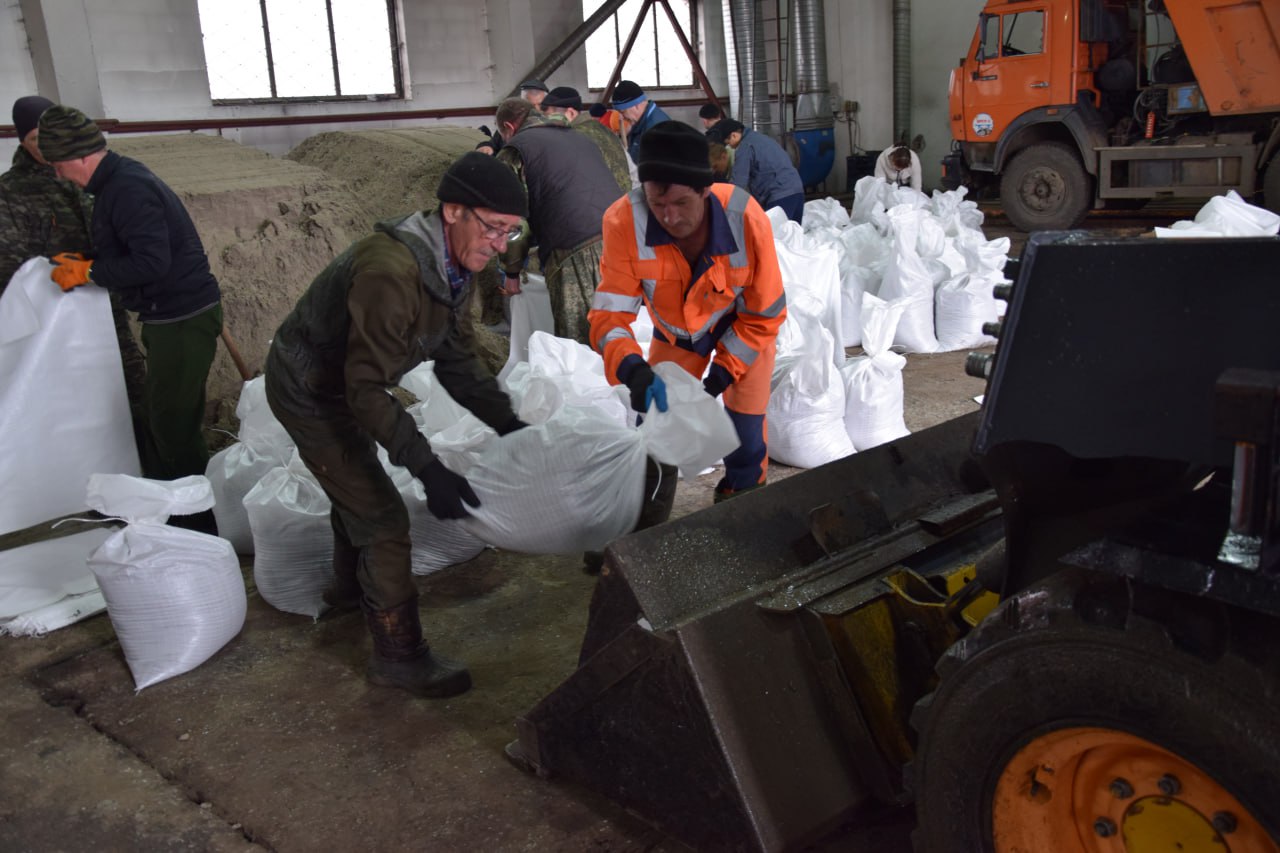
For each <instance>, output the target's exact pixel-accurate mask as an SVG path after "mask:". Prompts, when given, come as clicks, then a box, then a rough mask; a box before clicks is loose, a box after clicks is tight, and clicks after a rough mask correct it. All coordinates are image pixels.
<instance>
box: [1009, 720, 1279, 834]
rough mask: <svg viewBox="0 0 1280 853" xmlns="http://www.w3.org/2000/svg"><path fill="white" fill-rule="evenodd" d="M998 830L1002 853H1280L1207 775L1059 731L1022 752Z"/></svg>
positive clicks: (1088, 732)
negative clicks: (1183, 852)
mask: <svg viewBox="0 0 1280 853" xmlns="http://www.w3.org/2000/svg"><path fill="white" fill-rule="evenodd" d="M991 827H992V836H993V838H994V841H995V849H996V853H1086V851H1087V853H1156V851H1168V850H1179V851H1185V853H1224V851H1236V853H1245V851H1247V853H1280V846H1277V845H1276V843H1275V842H1274V841H1273V840H1272V839H1271V837H1270V836H1269V835H1267V833H1266V831H1265V830H1264V829H1263V828H1262V826H1261V825H1260V824H1259V823H1258V822H1257V821H1256V820H1255V819H1254V818H1253V816H1252V815H1250V814H1249V812H1247V811H1246V810H1245V808H1244V807H1243V806H1242V805H1241V804H1240V801H1239V800H1237V799H1236V798H1235V797H1233V796H1232V795H1231V794H1230V793H1228V792H1227V790H1226V789H1225V788H1223V787H1222V786H1221V785H1220V784H1218V783H1217V782H1216V781H1214V780H1213V779H1212V778H1210V777H1209V775H1208V774H1206V773H1204V772H1203V771H1202V770H1200V769H1199V768H1197V767H1196V766H1195V765H1194V764H1191V763H1190V762H1188V761H1186V760H1185V759H1183V758H1180V757H1179V756H1177V755H1175V754H1174V753H1172V752H1169V751H1168V750H1166V749H1163V748H1162V747H1159V746H1156V745H1155V744H1153V743H1151V742H1150V741H1146V740H1143V739H1142V738H1140V737H1135V736H1134V735H1130V734H1126V733H1124V732H1120V731H1115V730H1113V729H1100V728H1070V729H1059V730H1057V731H1054V732H1050V733H1049V734H1046V735H1041V736H1040V737H1038V738H1036V739H1035V740H1033V741H1031V742H1030V743H1029V744H1027V745H1026V746H1024V747H1023V748H1022V749H1021V750H1019V751H1018V753H1017V755H1015V756H1014V757H1013V759H1012V760H1011V761H1010V762H1009V763H1008V764H1007V765H1006V766H1005V768H1004V772H1003V773H1001V775H1000V779H999V781H998V782H997V783H996V792H995V797H994V799H993V801H992V804H991Z"/></svg>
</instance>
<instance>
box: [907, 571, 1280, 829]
mask: <svg viewBox="0 0 1280 853" xmlns="http://www.w3.org/2000/svg"><path fill="white" fill-rule="evenodd" d="M1276 636H1277V633H1276V623H1275V621H1274V620H1271V619H1268V618H1266V617H1262V616H1259V615H1257V614H1251V613H1246V612H1244V611H1241V610H1238V609H1233V608H1230V607H1227V606H1224V605H1220V604H1215V603H1214V602H1210V601H1205V600H1202V599H1193V598H1190V597H1187V596H1183V595H1179V594H1174V593H1170V592H1167V591H1163V590H1156V589H1153V588H1151V587H1146V586H1142V585H1138V584H1131V583H1129V582H1127V581H1125V580H1123V579H1118V578H1113V577H1108V576H1099V575H1091V574H1089V573H1086V572H1078V571H1075V570H1069V571H1064V572H1062V573H1060V574H1058V575H1055V576H1054V577H1052V578H1050V579H1049V580H1047V581H1045V582H1044V583H1043V584H1041V585H1039V586H1037V587H1033V588H1031V589H1028V590H1025V591H1023V592H1021V593H1019V594H1018V595H1016V596H1015V597H1013V598H1011V599H1009V600H1007V601H1006V602H1004V603H1003V604H1002V605H1001V606H1000V607H999V608H998V609H997V610H996V611H995V612H993V613H992V614H991V615H990V616H988V617H987V618H986V619H985V620H983V623H982V625H981V626H980V627H979V628H978V629H977V630H976V631H974V632H973V633H971V634H970V635H969V636H968V637H966V638H965V639H964V640H962V641H960V642H959V643H957V644H956V645H955V646H953V647H952V648H951V649H950V650H949V651H948V652H947V653H946V654H945V655H944V656H943V658H942V660H941V661H940V662H939V664H938V672H939V675H940V676H941V680H940V683H939V685H938V689H937V690H936V691H935V692H934V693H933V694H931V695H930V696H927V697H925V698H924V699H922V700H921V701H920V703H918V705H917V706H916V709H915V711H914V712H913V715H912V725H913V726H914V727H915V728H916V729H917V731H918V733H919V736H920V740H919V746H918V749H917V751H916V756H915V760H914V761H913V763H912V765H911V767H910V768H908V771H909V772H908V778H909V780H910V783H911V787H912V791H913V793H914V796H915V800H916V811H917V818H918V825H917V829H916V834H915V836H914V840H915V850H916V853H941V852H942V851H947V853H950V851H959V850H964V851H967V852H968V851H974V853H976V851H984V853H1012V851H1030V850H1034V851H1037V853H1067V851H1070V853H1077V851H1080V853H1083V851H1085V850H1093V849H1116V850H1122V849H1129V850H1138V849H1144V850H1145V849H1187V850H1192V849H1226V845H1229V847H1230V849H1231V850H1250V851H1275V850H1280V845H1277V840H1278V839H1280V773H1278V772H1277V768H1280V722H1278V721H1277V717H1276V713H1275V709H1276V708H1277V707H1278V705H1277V702H1280V657H1278V656H1277V655H1276V654H1275V639H1274V638H1275V637H1276ZM1112 836H1114V837H1113V838H1111V842H1109V843H1112V844H1113V845H1114V843H1115V842H1117V841H1120V840H1121V839H1123V843H1122V844H1120V845H1119V846H1110V847H1109V846H1091V845H1103V844H1104V839H1106V838H1109V837H1112ZM1215 838H1216V839H1217V840H1216V841H1215V840H1214V839H1215ZM1177 845H1182V846H1177ZM1218 845H1222V846H1218Z"/></svg>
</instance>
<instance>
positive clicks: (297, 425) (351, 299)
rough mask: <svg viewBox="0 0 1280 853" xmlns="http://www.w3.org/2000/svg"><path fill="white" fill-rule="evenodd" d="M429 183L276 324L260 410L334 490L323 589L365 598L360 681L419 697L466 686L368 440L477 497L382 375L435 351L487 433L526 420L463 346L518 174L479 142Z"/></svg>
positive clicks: (460, 509) (329, 596) (507, 224)
mask: <svg viewBox="0 0 1280 853" xmlns="http://www.w3.org/2000/svg"><path fill="white" fill-rule="evenodd" d="M437 195H438V197H439V199H440V201H441V205H440V208H439V209H438V210H435V211H430V212H427V211H424V212H419V213H412V214H410V215H408V216H405V217H402V218H400V219H395V220H389V221H387V222H382V223H379V224H378V225H377V227H376V229H375V233H374V234H373V235H372V236H369V237H365V238H364V239H362V240H360V241H358V242H356V243H355V244H353V245H352V246H351V247H350V248H348V249H347V250H346V251H345V252H343V253H342V254H341V255H339V256H338V257H337V258H336V259H334V261H333V262H332V263H330V264H329V266H328V267H326V268H325V269H324V271H322V272H321V273H320V274H319V275H318V276H317V277H316V279H315V281H313V282H312V283H311V286H310V288H308V290H307V292H306V293H305V294H303V296H302V299H301V300H300V301H299V302H298V304H297V306H296V307H295V308H294V309H293V311H292V313H290V314H289V316H288V317H286V318H285V320H284V323H283V324H282V325H281V326H280V329H279V330H278V331H277V332H276V335H275V338H274V339H273V341H272V344H271V351H270V353H269V354H268V356H267V366H266V390H267V401H268V402H269V403H270V405H271V410H272V411H273V412H275V414H276V417H278V418H279V419H280V422H281V423H282V424H283V425H284V427H285V429H286V430H288V432H289V434H290V435H291V436H292V437H293V439H294V442H295V443H296V444H297V448H298V453H299V455H300V456H301V457H302V461H303V462H304V463H306V465H307V468H308V469H310V471H311V473H312V474H314V475H315V477H316V479H317V480H319V482H320V485H321V486H322V487H323V488H324V490H325V493H326V494H327V495H328V496H329V499H330V500H331V501H332V503H333V508H332V511H331V514H330V521H331V523H332V525H333V539H334V549H333V569H334V581H333V584H332V585H331V587H330V588H329V590H328V591H326V593H325V600H326V601H328V602H329V603H330V604H331V605H333V606H334V607H337V608H348V609H349V608H354V607H355V606H357V605H359V606H361V607H363V609H364V611H365V616H366V621H367V624H368V627H369V632H370V633H371V634H372V635H373V655H372V657H371V658H370V661H369V669H368V678H369V681H371V682H372V683H374V684H379V685H385V686H391V687H400V688H402V689H404V690H408V691H409V692H411V693H414V694H415V695H418V696H430V697H442V696H452V695H455V694H458V693H462V692H465V691H466V690H467V689H469V688H470V686H471V675H470V673H469V672H468V671H467V668H466V666H465V665H463V664H462V663H460V662H456V661H451V660H449V659H447V658H444V657H441V656H439V655H434V654H432V653H431V651H430V650H429V648H428V647H427V644H426V643H425V641H424V640H423V636H422V625H421V622H420V619H419V615H418V592H417V587H416V586H415V585H414V582H413V576H412V573H411V569H410V548H411V542H410V538H409V515H408V511H407V510H406V508H405V505H404V501H403V500H402V499H401V498H400V493H399V492H398V491H397V489H396V487H395V485H394V484H393V483H392V482H391V478H390V477H388V476H387V474H386V472H385V471H384V470H383V468H382V465H381V463H380V462H379V461H378V456H377V445H378V444H380V445H382V446H383V447H385V448H386V450H387V453H388V454H389V455H390V458H391V461H392V462H393V463H395V464H396V465H402V466H404V467H405V468H408V469H409V471H411V472H412V473H413V474H414V475H415V476H417V477H418V479H419V480H421V481H422V483H423V485H424V486H425V488H426V493H427V507H428V508H429V509H430V510H431V512H432V513H434V514H435V515H436V516H437V517H440V518H462V517H464V516H465V515H466V514H467V510H466V508H465V506H464V504H469V505H471V506H478V505H479V501H478V500H477V498H476V495H475V492H474V491H472V489H471V486H470V484H468V483H467V481H466V479H465V478H464V477H462V476H460V475H458V474H455V473H453V472H452V471H450V470H449V469H448V468H446V467H445V466H444V465H443V464H442V463H441V462H440V460H439V459H438V458H437V457H436V456H435V454H434V453H432V451H431V445H430V444H428V442H427V440H426V438H424V437H423V436H422V434H421V433H419V432H418V429H417V427H416V425H415V424H414V421H413V418H412V417H411V416H410V415H409V414H408V413H407V412H406V411H405V410H404V408H403V407H402V406H401V405H400V404H399V403H398V402H397V401H396V400H395V398H394V397H392V396H391V395H390V394H389V393H388V390H389V389H390V388H392V387H394V386H395V385H397V384H398V383H399V381H400V378H401V377H402V376H404V374H405V373H407V372H408V371H410V370H412V369H413V368H414V367H416V366H417V365H419V364H421V363H422V362H424V361H427V360H429V359H433V360H434V361H435V375H436V378H438V379H439V380H440V384H441V385H442V386H443V387H444V389H445V390H446V391H448V392H449V395H450V396H451V397H453V398H454V399H455V400H457V401H458V402H459V403H461V404H462V405H463V406H465V407H467V408H468V409H470V410H471V411H472V412H473V413H475V415H476V416H477V417H479V418H480V420H482V421H484V422H485V423H486V424H488V425H489V426H491V427H493V428H494V429H495V430H497V432H498V433H499V434H500V435H505V434H507V433H509V432H512V431H514V430H516V429H519V428H521V427H523V426H524V424H523V423H522V422H521V421H520V420H519V419H518V418H517V417H516V415H515V413H514V412H513V411H512V408H511V401H510V400H509V399H508V398H507V395H506V394H504V393H503V392H502V390H501V389H500V388H499V387H498V383H497V381H496V380H495V379H494V378H493V375H492V374H491V373H490V372H489V371H488V369H487V368H485V367H484V365H483V363H482V362H481V361H480V360H479V358H478V357H477V356H476V354H475V350H474V339H473V337H472V331H471V322H470V317H469V316H468V313H469V311H470V307H471V299H472V293H473V291H474V288H473V287H472V279H473V273H476V272H478V271H480V270H481V269H483V268H484V267H485V265H486V264H488V262H489V260H490V259H491V258H493V257H494V256H495V255H496V254H498V253H499V252H500V251H501V250H502V249H503V248H504V247H505V246H506V243H507V240H508V239H510V238H511V236H512V234H513V233H515V232H518V231H519V229H520V225H521V220H522V219H523V218H524V217H525V216H527V215H528V201H527V198H526V196H525V191H524V188H523V187H522V186H521V185H520V180H519V179H518V178H517V177H516V176H515V173H513V172H512V171H511V169H510V168H509V167H507V166H506V165H504V164H502V163H499V162H498V161H497V160H495V159H494V158H492V157H490V156H487V155H485V154H481V153H479V152H476V151H471V152H468V153H466V154H464V155H463V156H462V157H460V158H459V159H458V160H457V161H455V162H454V163H453V164H452V165H451V166H450V167H449V169H448V170H447V171H446V172H445V174H444V176H443V177H442V178H441V180H440V186H439V189H438V191H437Z"/></svg>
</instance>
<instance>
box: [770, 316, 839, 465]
mask: <svg viewBox="0 0 1280 853" xmlns="http://www.w3.org/2000/svg"><path fill="white" fill-rule="evenodd" d="M787 323H791V324H792V328H793V329H797V328H798V329H799V330H800V331H799V332H798V333H796V336H795V340H796V341H797V342H803V345H802V346H792V347H791V348H790V354H789V355H786V356H783V355H782V354H781V352H782V350H781V345H780V346H779V356H778V359H777V361H776V362H775V364H774V368H773V379H772V383H771V386H772V391H771V393H770V395H769V407H768V409H767V414H768V419H769V457H770V458H771V459H775V460H777V461H778V462H781V463H782V464H784V465H792V466H794V467H796V468H816V467H817V466H819V465H824V464H826V463H827V462H831V461H833V460H835V459H842V458H844V457H845V456H848V455H849V454H851V453H853V450H854V448H853V444H852V443H851V442H850V441H849V436H848V435H847V434H846V432H845V428H844V411H845V400H844V384H843V382H842V380H841V378H840V372H839V370H838V369H837V368H836V367H835V365H833V364H832V363H831V361H830V360H829V358H828V357H827V353H828V352H829V351H830V348H831V333H830V332H828V331H827V330H826V329H825V328H823V327H822V326H821V325H820V324H819V323H818V322H816V321H815V320H814V319H813V318H812V317H808V316H806V315H805V314H804V313H803V312H796V313H795V314H794V315H792V314H788V317H787ZM780 337H781V335H780Z"/></svg>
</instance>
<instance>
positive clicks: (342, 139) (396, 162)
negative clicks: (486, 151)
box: [285, 125, 484, 219]
mask: <svg viewBox="0 0 1280 853" xmlns="http://www.w3.org/2000/svg"><path fill="white" fill-rule="evenodd" d="M483 139H484V137H483V135H482V134H481V133H480V131H478V130H476V129H475V128H470V127H458V126H455V125H435V126H433V127H413V128H403V129H400V130H356V131H335V132H332V133H317V134H316V135H315V136H312V137H309V138H307V139H305V140H303V142H302V143H301V144H300V145H298V147H297V148H294V149H293V150H292V151H290V152H289V153H288V154H286V155H285V159H286V160H292V161H294V162H296V163H302V164H304V165H307V166H315V167H316V168H319V169H323V170H324V171H326V172H328V173H329V174H330V175H333V176H334V177H337V178H341V179H342V180H344V181H346V182H347V185H348V186H350V187H351V189H352V190H354V191H355V194H356V197H357V198H359V199H360V201H361V203H362V204H364V205H365V207H367V208H368V209H369V210H370V211H371V212H372V213H373V214H374V215H375V216H376V217H377V218H378V219H386V218H389V217H393V216H400V215H402V214H405V213H412V212H413V211H415V210H425V209H427V208H432V207H435V206H436V204H437V203H438V201H437V199H436V195H435V189H436V186H437V185H438V184H439V183H440V177H441V175H443V174H444V171H445V169H447V168H449V164H450V163H452V162H453V161H454V160H456V159H457V158H458V157H460V156H461V155H463V154H465V153H466V152H468V151H470V150H471V149H473V148H475V146H476V143H477V142H480V141H481V140H483Z"/></svg>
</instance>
